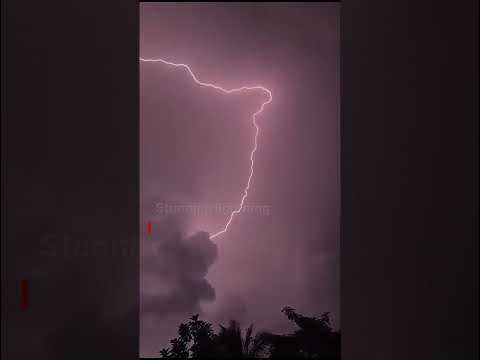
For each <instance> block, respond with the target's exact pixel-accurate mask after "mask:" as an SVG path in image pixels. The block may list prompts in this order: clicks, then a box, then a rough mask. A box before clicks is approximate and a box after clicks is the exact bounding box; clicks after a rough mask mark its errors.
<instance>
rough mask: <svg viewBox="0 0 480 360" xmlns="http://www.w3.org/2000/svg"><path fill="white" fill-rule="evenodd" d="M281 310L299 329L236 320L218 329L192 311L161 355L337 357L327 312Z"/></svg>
mask: <svg viewBox="0 0 480 360" xmlns="http://www.w3.org/2000/svg"><path fill="white" fill-rule="evenodd" d="M282 312H283V313H284V314H285V315H286V316H287V318H288V319H289V320H290V321H293V322H294V323H295V324H296V325H297V327H298V329H297V330H296V331H295V332H293V333H292V334H286V335H277V334H272V333H268V332H259V333H254V330H253V325H250V326H249V327H248V328H247V329H245V330H244V331H242V329H241V328H240V325H239V323H238V322H237V321H235V320H232V321H230V323H229V324H228V326H222V325H220V329H219V331H218V333H215V332H214V331H213V329H212V324H210V323H208V322H206V321H203V320H199V318H198V315H194V316H192V317H191V318H190V320H189V321H188V322H186V323H182V324H180V326H179V327H178V336H177V337H176V338H175V339H172V340H171V341H170V347H169V348H166V349H162V350H161V351H160V358H163V359H187V358H279V357H287V358H292V357H293V358H314V359H321V360H338V359H340V332H337V331H334V330H333V329H332V327H331V326H330V318H329V313H324V314H323V315H322V316H321V317H320V318H315V317H307V316H303V315H301V314H298V313H296V312H295V309H293V308H291V307H285V308H283V309H282Z"/></svg>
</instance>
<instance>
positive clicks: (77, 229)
mask: <svg viewBox="0 0 480 360" xmlns="http://www.w3.org/2000/svg"><path fill="white" fill-rule="evenodd" d="M138 41H139V26H138V2H137V1H133V0H115V1H113V0H107V1H86V2H85V1H82V2H79V1H58V0H52V1H47V2H39V1H32V0H25V1H20V2H18V1H11V0H7V1H6V2H5V1H2V359H3V358H5V359H9V360H10V359H27V358H35V359H97V358H99V359H105V358H115V359H134V358H137V357H138V289H139V287H138V284H139V279H138V272H139V263H138V218H139V216H138V212H139V210H138V202H139V192H138V186H139V185H138V174H139V168H138V155H139V154H138V152H139V144H138V138H139V137H138V134H139V132H138V113H139V112H138V97H139V95H138ZM5 105H6V106H5ZM4 210H6V211H4ZM25 284H28V289H27V288H26V287H25ZM27 291H28V299H27V298H26V296H27ZM25 300H28V306H25V305H27V303H26V302H25Z"/></svg>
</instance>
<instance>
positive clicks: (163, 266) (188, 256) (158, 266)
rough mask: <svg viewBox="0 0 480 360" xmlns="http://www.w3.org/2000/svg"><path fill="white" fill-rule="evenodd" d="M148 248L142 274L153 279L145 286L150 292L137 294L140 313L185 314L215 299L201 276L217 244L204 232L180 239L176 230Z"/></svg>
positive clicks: (215, 253)
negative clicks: (139, 298) (150, 252)
mask: <svg viewBox="0 0 480 360" xmlns="http://www.w3.org/2000/svg"><path fill="white" fill-rule="evenodd" d="M152 247H153V248H154V251H153V253H152V254H151V255H148V256H144V257H143V258H142V263H141V273H142V276H144V277H145V276H148V275H151V276H152V279H153V280H152V282H153V283H152V284H150V285H149V287H148V289H149V290H150V291H152V292H151V293H150V294H148V293H142V295H141V311H142V313H144V314H152V315H156V316H161V315H163V314H165V313H181V314H184V315H187V316H188V315H189V314H192V313H194V312H199V311H200V303H201V302H202V301H213V300H214V299H215V291H214V289H213V288H212V286H211V285H210V284H209V283H208V281H207V280H206V279H205V276H206V275H207V272H208V269H209V267H210V266H211V265H212V264H213V262H214V261H215V259H216V257H217V246H216V245H215V244H214V243H213V242H211V241H210V239H209V235H208V234H207V233H205V232H198V233H196V234H194V235H192V236H190V237H188V238H183V239H182V238H181V236H180V233H176V234H175V235H173V236H169V237H166V238H163V239H162V240H160V241H159V242H158V243H152ZM155 282H157V283H156V284H155ZM155 290H157V291H158V293H155Z"/></svg>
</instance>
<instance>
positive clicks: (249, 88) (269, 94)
mask: <svg viewBox="0 0 480 360" xmlns="http://www.w3.org/2000/svg"><path fill="white" fill-rule="evenodd" d="M140 61H143V62H159V63H162V64H165V65H170V66H174V67H181V68H184V69H186V70H187V72H188V73H189V75H190V76H191V77H192V79H193V81H195V83H196V84H197V85H200V86H204V87H209V88H213V89H216V90H220V91H221V92H223V93H225V94H232V93H236V92H241V91H252V90H260V91H262V92H264V93H265V94H267V100H266V101H264V102H263V103H262V104H261V105H260V107H259V109H258V110H257V111H256V112H254V113H253V115H252V122H253V125H254V126H255V139H254V140H255V141H254V146H253V149H252V151H251V152H250V174H249V176H248V181H247V185H246V186H245V189H244V190H243V196H242V200H241V201H240V205H239V206H238V209H236V210H234V211H232V212H231V213H230V216H229V218H228V221H227V223H226V224H225V227H224V228H223V229H222V230H220V231H218V232H216V233H215V234H213V235H211V236H210V238H211V239H213V238H215V237H217V236H219V235H222V234H223V233H225V232H227V230H228V227H229V226H230V224H231V222H232V220H233V218H234V216H235V215H237V214H238V213H240V212H241V211H242V209H243V204H244V202H245V199H246V198H247V196H248V190H249V189H250V184H251V181H252V177H253V168H254V156H255V152H256V151H257V147H258V142H257V139H258V134H259V132H260V128H259V127H258V124H257V115H259V114H260V113H262V111H263V109H264V107H265V106H266V105H268V104H269V103H271V102H272V92H271V91H270V90H269V89H267V88H265V87H263V86H258V85H257V86H242V87H239V88H234V89H225V88H223V87H221V86H218V85H215V84H210V83H206V82H202V81H200V80H198V78H197V77H196V76H195V74H194V73H193V71H192V69H190V66H188V65H186V64H177V63H173V62H170V61H166V60H163V59H145V58H140Z"/></svg>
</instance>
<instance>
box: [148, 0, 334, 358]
mask: <svg viewBox="0 0 480 360" xmlns="http://www.w3.org/2000/svg"><path fill="white" fill-rule="evenodd" d="M339 25H340V4H339V3H303V4H293V3H292V4H288V3H269V4H267V3H264V4H262V3H258V4H240V3H235V4H227V3H224V4H214V3H211V4H207V3H203V4H188V3H184V4H173V3H170V4H168V3H158V4H155V3H142V4H141V5H140V56H141V57H143V58H162V59H164V60H168V61H171V62H175V63H185V64H188V65H189V66H190V68H191V69H192V71H193V72H194V73H195V75H196V76H197V77H198V78H199V80H201V81H204V82H208V83H214V84H217V85H219V86H222V87H224V88H237V87H241V86H244V85H246V86H254V85H262V86H265V87H266V88H268V89H270V90H271V91H272V93H273V101H272V103H270V104H269V105H267V106H266V107H265V109H264V111H263V112H262V114H261V115H259V116H258V118H257V123H258V125H259V127H260V133H259V137H258V149H257V152H256V154H255V167H254V175H253V177H252V183H251V187H250V190H249V194H248V198H247V199H246V201H245V205H246V206H248V208H247V211H245V212H243V213H240V214H239V215H237V216H236V217H235V218H234V220H233V221H232V223H231V225H230V227H229V230H228V232H226V233H224V234H222V235H220V236H218V237H216V238H214V239H210V238H209V236H208V233H210V234H213V233H215V232H217V231H219V230H221V229H222V228H223V226H224V225H225V223H226V221H227V220H228V214H229V212H228V211H222V209H220V208H219V206H220V205H222V206H224V209H226V210H229V209H230V211H231V210H233V208H235V207H236V206H238V204H239V202H240V200H241V197H242V194H243V190H244V188H245V185H246V182H247V179H248V175H249V171H250V159H249V156H250V151H251V149H252V147H253V140H254V134H255V129H254V127H253V125H252V114H253V113H254V112H255V111H256V110H258V107H259V106H260V105H261V103H262V102H264V101H265V95H264V94H262V93H261V92H255V91H251V92H242V93H238V94H229V95H225V94H223V93H222V92H220V91H218V90H215V89H208V88H204V87H200V86H198V85H197V84H195V82H194V81H193V80H192V78H191V77H190V76H189V75H188V73H187V72H186V71H185V70H184V69H182V68H174V67H171V66H167V65H165V64H161V63H143V62H141V63H139V67H140V136H141V139H140V143H141V145H140V146H141V149H140V150H141V151H140V157H141V158H140V163H141V164H140V182H141V199H140V200H141V219H140V222H141V225H142V228H141V234H142V240H141V259H140V262H141V272H140V274H141V294H140V295H141V314H140V315H141V316H140V318H141V324H140V354H141V355H142V356H144V357H147V356H152V355H155V353H156V352H157V351H159V350H160V348H162V347H164V346H166V345H168V340H169V339H170V338H172V337H173V336H175V333H176V330H177V325H178V324H179V323H180V322H181V321H184V320H186V319H187V318H188V317H189V316H191V315H192V314H194V313H197V312H199V313H200V314H201V318H203V319H206V320H208V321H210V322H212V323H214V326H215V328H216V327H217V324H218V323H219V322H225V321H227V320H229V319H230V318H235V319H237V320H239V321H240V322H241V323H242V325H243V326H246V325H249V324H250V323H252V322H253V323H255V326H256V329H257V330H271V331H276V332H283V331H289V330H291V329H292V327H291V326H292V325H291V324H290V323H289V322H288V320H287V319H286V318H285V317H284V316H283V315H282V314H281V313H280V310H281V309H282V307H284V306H287V305H288V306H292V307H294V308H296V309H297V310H298V311H299V312H301V313H304V314H308V315H320V314H321V313H322V312H325V311H330V312H331V313H332V317H333V321H334V326H335V327H339V326H340V313H339V221H340V112H339V110H340V96H339V94H340V81H339V80H340V73H339V66H340V53H339V38H340V34H339ZM166 204H169V205H173V204H182V205H184V207H182V208H181V209H179V208H177V211H174V210H173V209H172V207H170V208H166V207H165V205H166ZM185 206H186V207H185ZM189 206H190V207H189ZM193 206H197V207H193ZM229 207H231V208H229ZM147 221H151V222H152V223H153V229H152V239H150V240H145V239H146V226H145V224H146V223H147Z"/></svg>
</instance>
